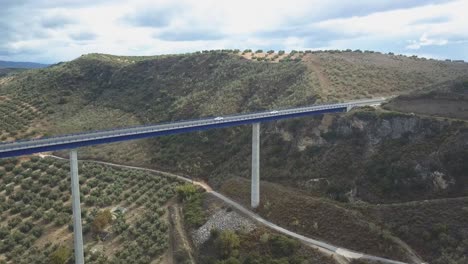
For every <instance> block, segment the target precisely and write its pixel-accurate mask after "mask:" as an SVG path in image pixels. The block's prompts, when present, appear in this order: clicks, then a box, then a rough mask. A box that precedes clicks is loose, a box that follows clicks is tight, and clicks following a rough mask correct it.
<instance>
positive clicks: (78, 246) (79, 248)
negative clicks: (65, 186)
mask: <svg viewBox="0 0 468 264" xmlns="http://www.w3.org/2000/svg"><path fill="white" fill-rule="evenodd" d="M70 175H71V189H72V208H73V239H74V244H73V245H74V248H75V264H84V252H83V231H82V230H81V205H80V182H79V180H78V154H77V152H76V149H72V150H70Z"/></svg>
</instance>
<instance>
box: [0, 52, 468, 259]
mask: <svg viewBox="0 0 468 264" xmlns="http://www.w3.org/2000/svg"><path fill="white" fill-rule="evenodd" d="M262 54H263V53H262ZM249 56H250V57H249ZM252 56H253V55H252V54H241V53H240V52H239V53H232V52H230V53H228V52H202V53H197V54H187V55H166V56H153V57H141V58H139V57H122V56H111V55H103V54H90V55H85V56H82V57H80V58H78V59H76V60H74V61H71V62H66V63H60V64H57V65H53V66H50V67H48V68H45V69H38V70H33V71H27V72H23V73H20V74H17V75H14V76H10V77H8V78H3V79H1V78H0V96H1V97H0V98H1V100H0V110H1V109H3V113H5V115H4V117H5V118H3V119H0V121H1V122H2V124H6V125H4V126H2V128H3V127H5V129H3V130H2V131H1V133H2V138H3V140H13V139H15V138H30V137H36V136H41V135H54V134H62V133H70V132H77V131H84V130H96V129H104V128H109V127H119V126H130V125H139V124H148V123H157V122H164V121H170V120H181V119H190V118H197V117H202V116H218V115H223V114H232V113H239V112H249V111H257V110H264V109H277V108H283V107H291V106H300V105H310V104H313V103H319V102H333V101H341V100H349V99H357V98H366V97H373V96H394V95H399V94H405V96H401V97H397V98H395V99H393V100H392V101H391V102H390V103H389V104H387V105H386V106H385V109H373V108H364V109H357V110H354V111H352V112H350V113H347V114H343V115H324V116H315V117H305V118H300V119H294V120H287V121H280V122H272V123H267V124H262V130H261V134H262V135H261V144H262V152H261V166H262V167H261V177H262V180H265V181H266V182H268V183H267V186H270V185H268V184H270V183H271V184H275V185H271V186H273V187H270V189H271V193H278V192H281V193H283V194H284V196H285V197H288V199H284V200H282V201H277V200H275V199H274V195H273V196H272V198H271V199H270V200H271V201H270V202H269V203H272V202H275V203H276V204H275V205H278V206H280V208H287V209H288V210H290V214H288V215H286V216H287V217H282V216H281V214H280V213H278V211H275V210H273V209H268V206H270V207H271V204H270V205H269V204H268V203H267V201H266V200H264V198H265V197H266V196H263V195H269V194H268V192H267V193H266V194H262V199H263V200H262V204H261V208H260V210H259V213H260V214H262V215H263V216H264V217H266V218H267V219H269V218H271V219H272V220H274V221H278V223H280V224H281V225H283V226H285V227H288V228H289V227H290V228H295V230H297V231H299V232H302V233H304V234H306V235H310V236H312V237H317V238H321V239H325V240H326V241H329V242H331V243H336V244H339V245H343V246H348V247H351V248H353V242H354V240H347V239H344V238H343V236H342V235H347V234H349V235H350V237H354V238H356V240H357V238H358V237H363V238H362V240H361V242H362V243H360V244H358V245H354V248H355V249H356V250H362V251H366V252H367V250H368V251H369V252H371V253H374V254H377V255H382V256H389V257H393V258H396V259H402V260H406V259H408V258H409V253H408V250H406V249H405V247H404V246H402V245H401V244H400V243H398V242H397V240H395V239H396V237H397V236H398V237H399V238H401V239H403V240H404V242H406V243H407V244H408V245H409V247H411V248H412V249H414V251H415V252H416V253H417V254H418V255H420V256H421V257H422V258H423V259H424V260H427V261H430V260H436V259H440V261H442V259H443V258H444V257H445V258H446V259H448V258H450V257H452V256H453V259H454V261H459V258H458V255H456V253H454V252H449V251H442V250H441V251H433V250H431V249H432V244H431V243H436V244H437V243H442V242H439V241H442V240H441V239H442V238H439V237H440V236H439V234H442V233H444V234H447V235H449V236H451V237H453V238H454V239H455V240H450V241H451V242H450V243H451V244H450V245H453V246H455V247H457V248H460V252H466V250H468V248H467V247H466V246H465V244H464V243H465V242H464V240H463V237H458V236H456V235H454V233H453V232H452V231H450V232H449V231H447V232H445V231H444V232H439V233H437V234H436V233H434V235H433V236H434V239H433V240H423V241H422V240H418V239H417V238H415V237H414V234H416V233H412V230H410V231H408V232H403V231H405V230H406V229H405V230H403V231H401V230H400V229H399V228H400V227H401V226H402V225H403V224H402V223H401V222H400V220H398V219H389V221H388V222H387V221H385V220H383V219H386V215H387V214H392V211H391V210H383V209H382V210H380V207H378V206H377V205H378V204H388V206H391V205H392V204H395V206H396V208H399V207H398V204H400V203H405V202H411V201H421V200H431V199H447V198H456V197H464V196H467V195H468V182H467V179H468V178H467V177H466V172H467V171H468V168H467V167H466V163H465V161H466V160H468V152H467V151H466V150H467V149H468V145H467V144H468V141H467V137H468V124H467V123H466V122H465V121H462V120H460V119H462V118H463V116H461V115H453V111H450V112H451V113H452V114H451V115H448V116H446V117H449V118H446V117H444V116H445V115H444V114H441V113H440V111H438V112H437V111H436V112H434V113H432V112H430V111H428V110H427V109H432V108H431V107H429V108H428V107H422V108H417V107H418V104H417V103H414V102H415V101H405V100H409V99H408V98H410V99H411V100H420V99H419V98H420V97H421V96H422V97H424V96H425V95H424V94H425V93H430V94H432V95H431V96H433V92H432V93H431V91H433V90H434V89H436V90H437V89H442V90H443V89H445V88H443V87H445V86H446V84H448V83H459V80H463V79H464V78H467V77H468V64H466V63H455V62H445V61H435V60H426V59H421V58H414V57H404V56H396V55H384V54H379V53H372V52H335V51H333V52H314V53H311V52H307V53H306V52H302V53H299V52H298V53H297V54H295V55H294V57H291V59H287V58H282V59H281V60H279V59H278V60H277V61H274V60H273V61H272V60H265V59H260V60H259V59H258V58H256V59H252ZM255 56H260V55H259V54H257V55H255ZM265 56H266V55H265ZM269 56H274V54H272V55H269ZM462 83H463V82H462ZM457 87H458V86H457ZM461 87H464V86H463V85H462V86H461ZM447 89H449V88H447ZM463 89H464V88H463ZM450 91H452V90H450ZM463 91H464V90H463ZM455 92H456V93H455V94H456V95H450V96H451V97H450V99H449V100H452V101H453V100H461V101H457V102H459V103H458V105H457V106H456V107H458V108H457V109H460V108H462V109H464V108H463V107H464V102H465V101H463V100H465V99H464V97H463V98H462V97H460V96H463V94H462V95H460V94H459V92H460V91H459V90H456V91H455ZM440 93H441V92H437V96H433V97H432V99H431V100H432V101H430V102H426V101H424V102H425V103H427V104H426V105H429V106H432V105H434V104H438V103H440V102H441V98H447V96H446V95H444V96H445V97H444V96H440V95H439V94H440ZM443 93H445V94H447V93H446V92H443ZM450 94H453V93H452V92H450ZM414 98H416V99H414ZM424 98H425V97H424ZM424 100H426V99H424ZM444 100H445V99H444ZM452 101H450V102H449V103H447V104H449V105H452V103H453V102H452ZM413 103H414V104H413ZM405 107H406V108H405ZM411 107H413V108H411ZM416 108H417V109H416ZM438 108H439V109H441V108H442V107H438ZM418 109H419V110H418ZM460 113H464V112H463V111H461V112H460ZM11 120H21V122H11ZM31 127H32V129H31ZM250 140H251V128H250V127H248V126H242V127H236V128H229V129H218V130H212V131H207V132H197V133H193V134H185V135H176V136H167V137H161V138H155V139H146V140H139V141H132V142H125V143H119V144H109V145H105V146H98V147H89V148H83V149H80V152H79V156H80V158H91V159H98V160H109V161H113V162H117V163H125V164H132V165H141V166H146V167H152V168H158V169H161V170H165V171H170V172H177V173H181V174H184V175H191V176H194V177H200V178H204V179H206V180H207V181H208V182H209V183H210V184H211V185H212V186H214V187H215V188H218V189H221V190H222V191H224V192H225V193H227V194H229V195H231V196H232V197H234V198H236V199H238V200H239V201H243V202H245V201H246V199H247V196H246V194H245V193H243V192H239V191H236V190H238V188H236V187H238V186H243V187H242V188H243V189H242V190H244V187H245V186H247V185H248V184H249V182H248V178H249V177H250V151H251V146H250ZM62 154H64V155H66V153H62ZM243 178H244V179H243ZM246 179H247V180H246ZM282 188H286V189H284V190H283V189H282ZM291 190H292V191H291ZM245 191H246V192H247V191H248V188H245ZM294 193H296V194H294ZM293 194H294V195H293ZM270 195H271V194H270ZM295 195H297V196H295ZM294 199H296V200H297V199H300V200H303V201H304V203H301V204H308V205H310V206H308V207H294V206H293V203H288V201H292V200H294ZM283 203H284V204H283ZM356 204H357V205H359V204H362V205H363V208H355V207H354V206H355V205H356ZM281 206H283V207H281ZM366 206H367V207H366ZM329 207H332V208H333V209H334V210H329ZM385 208H386V207H385ZM392 208H393V207H392ZM412 210H414V211H417V208H413V209H412ZM423 210H425V209H421V211H423ZM428 211H430V210H429V209H428ZM298 212H301V214H299V213H298ZM411 215H412V211H408V213H405V214H402V219H403V220H401V221H403V222H404V221H411ZM455 215H456V216H457V217H458V216H460V215H462V213H459V214H457V213H455ZM288 217H289V218H288ZM291 217H296V219H293V218H291ZM438 217H439V216H437V215H435V216H434V218H431V215H430V214H428V219H427V222H424V223H423V224H422V225H417V226H416V227H417V228H415V230H420V229H418V228H428V226H429V225H430V224H431V223H436V222H437V221H439V220H438V219H439V218H438ZM343 218H346V219H347V220H348V222H346V225H344V226H337V225H336V223H340V222H342V221H343V220H342V219H343ZM311 219H315V220H314V221H315V222H317V225H318V227H317V228H315V227H314V226H315V224H314V223H312V222H310V221H311ZM324 219H328V223H327V222H326V221H325V220H324ZM297 223H299V224H297ZM302 223H305V224H302ZM458 225H459V222H448V223H447V230H453V228H455V226H458ZM312 227H313V228H312ZM463 228H464V227H463ZM403 229H404V228H403ZM347 232H349V233H347ZM437 232H438V231H437ZM436 236H439V237H437V238H436ZM345 238H346V236H345ZM437 239H439V240H437ZM447 239H449V238H447ZM431 241H436V242H431ZM447 252H448V253H447ZM207 254H208V255H209V252H208V253H207ZM447 254H449V255H450V256H449V257H447V256H446V255H447ZM457 254H458V253H457ZM431 263H432V262H431ZM454 263H463V262H454Z"/></svg>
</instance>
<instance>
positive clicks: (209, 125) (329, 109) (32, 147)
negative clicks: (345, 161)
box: [0, 98, 385, 158]
mask: <svg viewBox="0 0 468 264" xmlns="http://www.w3.org/2000/svg"><path fill="white" fill-rule="evenodd" d="M383 101H385V99H384V98H381V99H368V100H360V101H352V102H347V103H338V104H327V105H315V106H309V107H299V108H292V109H284V110H278V111H267V112H260V113H248V114H239V115H231V116H225V117H218V118H213V117H210V118H204V119H199V120H189V121H181V122H173V123H167V124H157V125H147V126H139V127H131V128H121V129H112V130H104V131H94V132H85V133H80V134H70V135H63V136H57V137H50V138H41V139H34V140H24V141H15V142H9V143H3V144H0V158H6V157H14V156H21V155H28V154H33V153H39V152H47V151H56V150H63V149H72V148H78V147H84V146H91V145H98V144H106V143H113V142H120V141H126V140H133V139H141V138H148V137H156V136H162V135H171V134H179V133H187V132H192V131H200V130H207V129H213V128H221V127H230V126H238V125H244V124H253V123H261V122H267V121H273V120H279V119H287V118H294V117H300V116H305V115H314V114H324V113H334V112H345V111H346V110H347V109H348V107H353V106H364V105H376V104H380V103H381V102H383Z"/></svg>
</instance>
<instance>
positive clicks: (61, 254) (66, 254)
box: [50, 246, 72, 264]
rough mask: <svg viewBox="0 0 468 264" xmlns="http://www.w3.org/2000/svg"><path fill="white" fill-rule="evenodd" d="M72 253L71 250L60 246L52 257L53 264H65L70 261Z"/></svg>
mask: <svg viewBox="0 0 468 264" xmlns="http://www.w3.org/2000/svg"><path fill="white" fill-rule="evenodd" d="M71 255H72V252H71V250H70V249H69V248H67V247H64V246H60V247H59V248H57V249H56V250H55V251H54V252H53V253H52V254H51V255H50V262H51V263H52V264H65V263H67V262H68V259H70V257H71Z"/></svg>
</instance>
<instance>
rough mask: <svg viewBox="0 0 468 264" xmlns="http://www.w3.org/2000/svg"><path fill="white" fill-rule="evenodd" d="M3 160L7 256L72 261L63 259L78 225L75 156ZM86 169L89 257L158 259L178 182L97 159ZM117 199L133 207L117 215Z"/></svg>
mask: <svg viewBox="0 0 468 264" xmlns="http://www.w3.org/2000/svg"><path fill="white" fill-rule="evenodd" d="M0 162H1V164H0V176H1V177H0V178H1V183H0V189H1V193H0V199H1V200H2V203H1V207H0V209H1V224H0V225H1V227H0V235H1V237H0V239H1V240H0V253H1V255H0V257H1V258H2V259H4V260H6V262H7V263H31V262H34V263H51V261H52V262H53V263H66V262H61V261H60V260H63V259H65V260H67V259H68V258H70V257H71V250H70V249H71V247H72V235H71V232H72V230H73V229H72V224H71V223H72V222H71V215H72V211H71V204H70V203H71V199H70V190H69V189H70V187H69V186H70V179H69V177H68V171H69V165H68V163H67V162H65V161H58V160H55V159H50V158H44V159H41V158H37V157H32V158H31V159H30V160H29V159H20V160H19V159H2V160H0ZM79 171H80V184H81V192H82V203H83V207H82V217H83V221H84V224H83V231H84V234H85V239H84V240H85V247H86V259H87V263H129V262H133V261H134V260H135V259H138V260H139V261H140V262H139V263H150V262H151V261H152V260H153V259H155V258H156V257H158V256H160V255H161V254H162V252H164V251H165V250H166V248H167V240H168V237H167V236H168V234H167V224H166V223H165V221H164V220H163V219H162V218H161V216H162V215H163V214H164V212H165V209H164V204H165V203H166V201H167V200H168V199H169V198H171V197H172V196H173V195H174V194H175V188H176V186H177V185H178V184H179V183H178V182H177V181H174V180H173V179H169V178H165V177H161V176H157V175H153V174H150V173H146V172H140V171H131V170H123V169H115V168H111V167H108V166H103V165H97V164H94V163H80V166H79ZM116 206H119V207H121V208H125V209H124V211H125V212H120V213H119V212H118V211H119V210H117V211H116V212H114V213H113V214H114V216H111V217H110V219H109V214H110V211H108V209H111V208H114V207H116ZM106 209H107V211H106ZM106 212H107V213H106ZM114 217H115V218H114ZM100 248H101V249H100ZM67 252H68V253H67Z"/></svg>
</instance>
